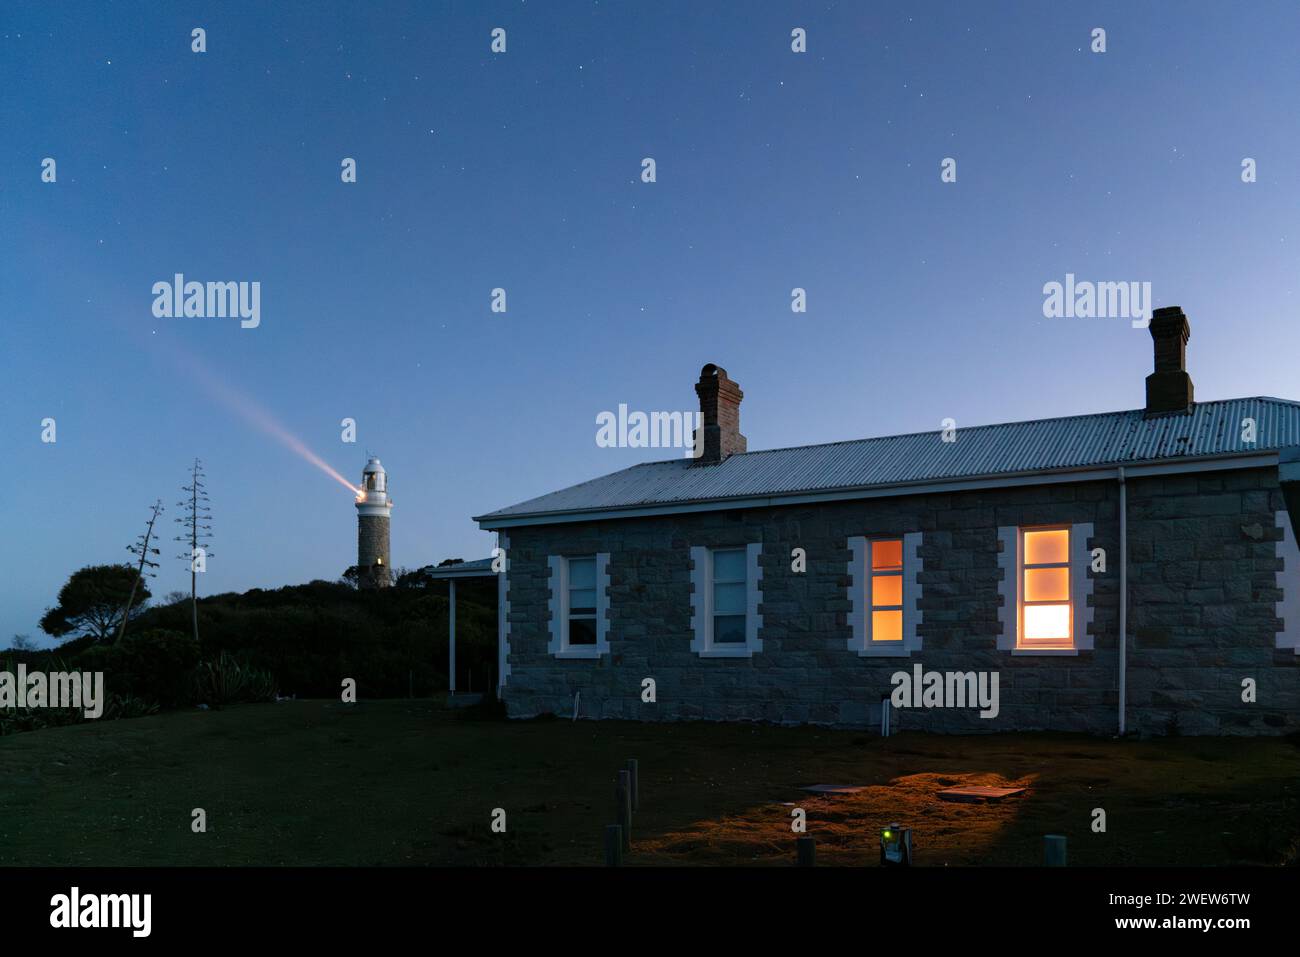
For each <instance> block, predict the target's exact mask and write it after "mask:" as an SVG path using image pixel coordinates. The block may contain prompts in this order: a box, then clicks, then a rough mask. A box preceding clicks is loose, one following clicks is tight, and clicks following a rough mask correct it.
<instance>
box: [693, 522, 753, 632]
mask: <svg viewBox="0 0 1300 957" xmlns="http://www.w3.org/2000/svg"><path fill="white" fill-rule="evenodd" d="M731 551H742V552H743V553H744V559H745V640H744V641H725V642H718V641H715V640H714V618H715V615H714V591H713V588H714V585H715V579H714V555H715V553H717V552H731ZM762 553H763V545H762V543H761V542H749V543H747V544H743V545H718V546H704V545H693V546H691V548H690V558H691V577H690V581H691V585H692V586H693V587H692V589H691V632H692V637H691V646H690V648H691V651H693V652H695V654H696V655H698V656H699V657H701V658H751V657H753V656H754V655H755V654H758V653H760V652H761V651H762V650H763V641H762V639H761V638H759V631H760V629H761V628H762V627H763V615H762V613H761V612H760V611H759V607H760V605H761V603H762V600H763V584H762V581H763V566H762V563H761V562H760V560H759V559H760V557H761V556H762ZM721 584H735V582H734V581H732V580H731V579H727V580H726V581H723V582H721ZM729 617H730V616H729Z"/></svg>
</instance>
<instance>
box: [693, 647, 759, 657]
mask: <svg viewBox="0 0 1300 957" xmlns="http://www.w3.org/2000/svg"><path fill="white" fill-rule="evenodd" d="M696 654H697V655H699V656H700V657H701V658H752V657H754V649H753V648H751V647H749V646H748V645H737V646H736V647H735V648H727V647H717V646H714V647H712V648H705V649H703V650H702V651H697V652H696Z"/></svg>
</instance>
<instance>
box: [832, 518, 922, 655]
mask: <svg viewBox="0 0 1300 957" xmlns="http://www.w3.org/2000/svg"><path fill="white" fill-rule="evenodd" d="M921 542H922V536H921V533H920V532H908V533H906V534H904V535H886V536H875V537H871V538H867V537H865V536H855V537H852V538H850V539H849V551H850V553H851V555H852V559H851V562H850V566H849V595H848V597H849V601H850V603H851V610H850V612H849V626H850V631H851V634H852V637H850V638H849V643H848V644H849V650H850V651H856V652H857V653H858V655H860V656H863V657H907V656H909V655H911V654H912V652H914V651H920V650H921V638H920V635H919V634H918V632H917V625H919V624H920V623H921V619H922V614H921V610H920V599H921V584H920V581H919V574H920V572H922V571H923V570H924V564H923V562H922V560H921V555H920V547H921Z"/></svg>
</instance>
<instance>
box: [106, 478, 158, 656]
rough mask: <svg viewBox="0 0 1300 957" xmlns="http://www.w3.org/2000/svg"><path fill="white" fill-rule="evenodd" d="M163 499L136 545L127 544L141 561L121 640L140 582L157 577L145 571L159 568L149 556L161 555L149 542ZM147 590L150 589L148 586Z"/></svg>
mask: <svg viewBox="0 0 1300 957" xmlns="http://www.w3.org/2000/svg"><path fill="white" fill-rule="evenodd" d="M162 511H163V504H162V500H161V499H159V500H158V501H156V502H154V503H153V509H152V514H151V515H150V516H149V524H148V525H146V526H145V529H144V533H143V534H142V535H141V536H140V537H139V538H137V539H136V540H135V544H134V545H128V546H126V550H127V551H128V552H130V553H131V554H132V555H138V556H139V558H140V561H139V563H138V564H137V565H136V569H135V581H134V582H132V583H131V594H129V595H127V596H126V610H125V611H124V612H123V613H122V624H121V625H120V626H119V627H118V629H117V637H118V640H119V641H120V640H121V638H122V635H123V634H124V633H125V632H126V623H127V620H128V619H129V618H130V617H131V603H132V602H133V601H134V600H135V591H136V589H137V588H139V587H140V582H141V581H142V580H143V579H144V578H145V577H149V578H153V577H155V573H154V572H151V571H145V569H146V568H157V567H158V563H157V562H155V561H153V560H152V559H150V558H149V556H150V555H161V554H162V552H160V551H159V550H158V549H156V548H151V547H150V545H149V543H150V542H151V541H152V540H153V527H154V525H155V524H156V523H157V521H158V516H159V515H161V514H162ZM145 591H146V592H147V591H148V589H147V588H146V589H145Z"/></svg>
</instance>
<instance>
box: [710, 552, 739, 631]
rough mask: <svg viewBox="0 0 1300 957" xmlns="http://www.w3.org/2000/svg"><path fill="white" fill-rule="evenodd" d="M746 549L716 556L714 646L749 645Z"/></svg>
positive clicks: (714, 559) (714, 565)
mask: <svg viewBox="0 0 1300 957" xmlns="http://www.w3.org/2000/svg"><path fill="white" fill-rule="evenodd" d="M746 587H747V580H746V576H745V550H744V549H743V548H734V549H727V550H725V551H723V550H719V551H715V552H714V553H713V643H714V644H715V645H726V644H742V645H743V644H744V643H745V592H746Z"/></svg>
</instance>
